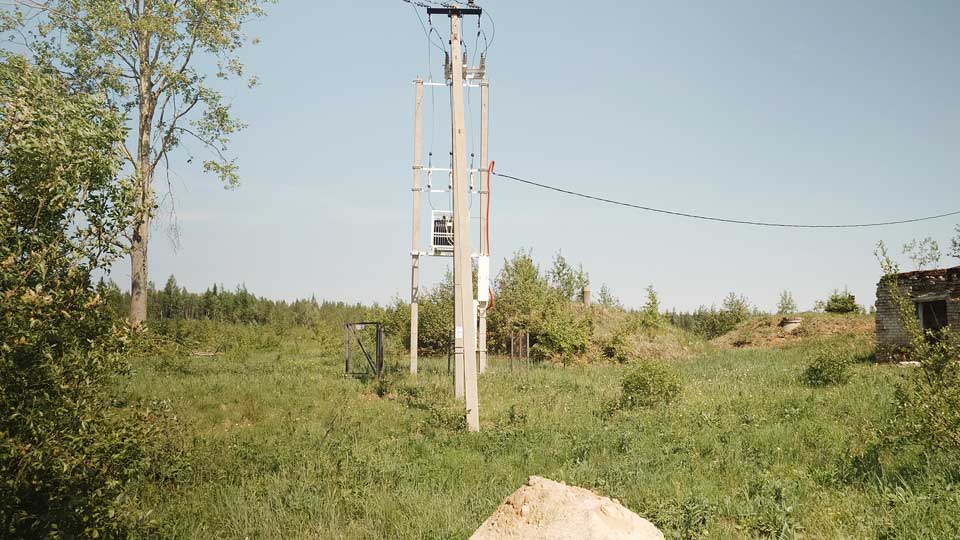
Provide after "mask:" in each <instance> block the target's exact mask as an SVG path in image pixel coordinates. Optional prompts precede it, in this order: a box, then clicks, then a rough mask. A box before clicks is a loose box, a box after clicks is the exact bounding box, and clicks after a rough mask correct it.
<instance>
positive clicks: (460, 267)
mask: <svg viewBox="0 0 960 540" xmlns="http://www.w3.org/2000/svg"><path fill="white" fill-rule="evenodd" d="M427 13H429V14H445V15H448V16H449V17H450V64H451V77H450V105H451V114H450V118H451V126H450V128H451V135H452V138H453V216H454V227H453V235H454V236H453V238H454V239H453V287H454V310H455V313H454V353H455V358H456V368H457V369H458V370H462V371H461V373H462V381H463V383H462V384H463V397H464V405H465V407H466V416H467V429H469V430H470V431H480V406H479V398H478V395H477V341H476V339H477V338H476V328H475V327H474V326H472V324H471V322H472V321H473V320H474V314H473V313H471V312H470V310H472V309H474V304H473V268H472V265H471V263H470V215H469V207H468V205H467V189H468V185H467V142H466V137H465V135H466V134H465V132H464V123H465V121H464V112H463V83H464V73H463V70H464V66H463V61H462V55H461V48H460V40H461V33H460V26H461V22H462V18H463V15H480V13H481V12H480V9H479V8H461V7H459V6H458V5H456V4H453V5H452V6H450V7H447V8H429V9H428V10H427ZM458 390H459V388H458Z"/></svg>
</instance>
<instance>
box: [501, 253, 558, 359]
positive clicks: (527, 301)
mask: <svg viewBox="0 0 960 540" xmlns="http://www.w3.org/2000/svg"><path fill="white" fill-rule="evenodd" d="M495 292H496V304H495V305H494V309H493V310H492V311H491V313H490V315H489V321H490V324H491V326H492V327H493V329H496V330H494V331H493V332H491V334H494V335H495V336H497V338H498V341H499V342H501V343H504V342H505V341H506V336H507V335H508V334H509V333H510V332H519V331H528V330H532V329H533V328H535V327H536V326H537V324H538V323H539V322H540V321H541V320H542V319H543V313H544V310H545V309H546V305H547V301H548V297H549V285H548V283H547V280H546V279H544V278H543V277H542V276H541V275H540V268H539V267H538V266H537V265H536V263H535V262H534V261H533V256H532V255H531V253H530V252H529V251H518V252H516V253H514V254H513V257H512V258H511V259H508V260H505V261H504V263H503V268H501V270H500V273H499V274H497V279H496V282H495Z"/></svg>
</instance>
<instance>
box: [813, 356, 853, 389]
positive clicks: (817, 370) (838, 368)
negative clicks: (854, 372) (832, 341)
mask: <svg viewBox="0 0 960 540" xmlns="http://www.w3.org/2000/svg"><path fill="white" fill-rule="evenodd" d="M851 363H852V362H851V358H850V355H849V354H848V353H847V351H845V350H843V349H842V348H839V347H825V348H821V349H819V350H818V351H817V352H816V353H815V355H814V357H813V360H812V361H811V362H810V363H809V364H808V365H807V369H805V370H804V372H803V381H804V382H805V383H806V384H808V385H809V386H830V385H835V384H845V383H846V382H847V381H848V380H850V364H851Z"/></svg>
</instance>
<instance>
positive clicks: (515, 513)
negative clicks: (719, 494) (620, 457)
mask: <svg viewBox="0 0 960 540" xmlns="http://www.w3.org/2000/svg"><path fill="white" fill-rule="evenodd" d="M521 539H523V540H663V533H661V532H660V531H659V530H657V528H656V527H654V526H653V524H652V523H650V522H649V521H647V520H645V519H643V518H641V517H640V516H638V515H636V514H634V513H633V512H631V511H630V510H628V509H627V508H625V507H624V506H623V505H621V504H620V503H619V502H617V501H615V500H612V499H609V498H607V497H601V496H599V495H597V494H595V493H593V492H592V491H589V490H586V489H583V488H579V487H575V486H568V485H566V484H563V483H560V482H554V481H553V480H547V479H546V478H540V477H539V476H531V477H530V479H529V480H528V481H527V484H526V485H525V486H523V487H521V488H520V489H518V490H517V491H515V492H513V495H510V496H509V497H507V500H506V501H504V502H503V504H501V505H500V507H499V508H497V511H496V512H494V513H493V515H492V516H490V517H489V518H487V520H486V521H484V522H483V525H481V526H480V528H479V529H477V531H476V532H475V533H473V536H471V537H470V540H521Z"/></svg>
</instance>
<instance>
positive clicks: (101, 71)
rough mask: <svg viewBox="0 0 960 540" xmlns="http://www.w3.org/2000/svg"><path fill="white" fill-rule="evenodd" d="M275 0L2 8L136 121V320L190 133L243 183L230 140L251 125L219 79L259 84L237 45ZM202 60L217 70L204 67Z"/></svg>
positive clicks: (24, 38)
mask: <svg viewBox="0 0 960 540" xmlns="http://www.w3.org/2000/svg"><path fill="white" fill-rule="evenodd" d="M273 1H275V0H46V1H43V0H17V1H15V2H13V7H11V8H9V9H8V10H7V11H6V12H5V13H4V15H3V23H4V29H5V30H6V31H7V32H8V33H9V35H10V38H11V41H14V42H20V43H21V44H22V45H24V46H25V47H27V48H28V49H29V50H30V52H31V53H32V54H33V55H34V56H35V57H36V60H37V61H38V63H41V64H45V65H53V66H56V67H57V68H58V69H60V70H61V71H63V72H64V75H65V76H67V77H68V78H69V80H70V81H71V82H72V84H74V85H76V86H77V87H78V88H79V89H83V90H85V91H87V92H90V93H93V94H98V95H101V96H103V97H105V98H106V99H107V100H108V101H109V103H110V104H111V106H113V107H114V108H116V109H117V110H118V111H120V112H122V113H124V114H126V116H127V118H128V121H129V122H130V123H131V124H132V125H131V128H132V129H131V137H129V138H128V140H127V141H125V143H123V144H121V145H120V146H121V148H120V150H121V152H122V154H123V156H124V157H125V158H126V161H127V162H128V163H129V166H130V167H131V168H132V171H133V173H134V177H135V179H136V203H137V212H136V218H135V220H134V223H133V225H132V226H131V229H130V231H129V235H128V240H129V242H130V245H129V248H130V264H131V271H130V277H131V281H130V293H131V300H130V323H131V324H132V325H134V326H139V325H141V324H142V323H143V322H144V321H145V320H146V316H147V282H148V272H147V268H148V267H147V247H148V244H149V236H150V223H151V220H152V219H153V217H154V212H155V209H156V208H157V197H156V186H155V179H156V176H157V171H158V170H160V171H163V170H165V169H168V167H169V164H170V162H169V160H170V155H171V153H172V152H173V151H174V150H175V149H176V148H178V147H179V146H180V144H181V142H182V141H184V140H186V139H192V140H194V141H196V143H198V144H199V146H200V147H202V148H204V149H205V151H206V152H205V156H204V157H203V158H201V160H200V161H201V165H202V168H203V170H204V171H205V172H207V173H210V174H213V175H215V176H216V177H218V178H219V179H220V180H221V181H222V182H223V183H224V185H225V186H226V187H233V186H236V185H237V183H238V181H239V176H238V169H237V162H236V160H235V159H234V158H233V157H231V156H230V155H229V154H228V148H227V146H228V143H229V140H230V137H231V136H232V135H233V134H235V133H236V132H237V131H238V130H240V129H242V128H243V127H244V125H243V123H242V122H240V121H239V120H237V119H236V118H235V117H234V115H233V114H232V112H231V107H230V104H229V103H228V102H227V101H226V100H225V99H224V97H223V95H222V94H221V93H220V92H219V91H218V90H217V89H216V88H215V85H214V81H215V80H216V79H225V80H237V79H240V80H242V81H243V82H244V83H245V84H247V85H248V86H250V87H253V86H254V85H255V84H256V78H255V77H251V76H248V75H247V74H245V72H244V66H243V64H242V63H241V61H240V58H239V56H238V53H239V51H240V49H241V47H242V46H243V45H244V44H246V43H247V42H248V41H251V40H249V39H248V37H247V35H246V32H245V29H244V26H245V25H246V24H247V23H248V22H249V21H251V20H254V19H257V18H260V17H262V16H264V15H265V11H264V8H265V6H266V5H267V4H270V3H273ZM201 63H202V64H203V65H204V66H215V69H208V70H202V69H201V68H200V67H199V65H200V64H201ZM208 71H209V72H212V73H209V72H208ZM188 161H192V158H191V159H189V160H188Z"/></svg>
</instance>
